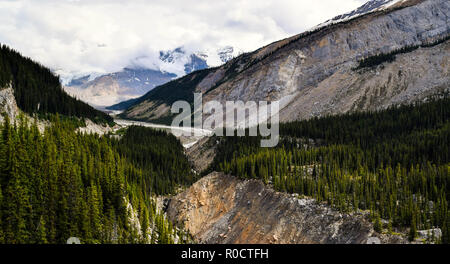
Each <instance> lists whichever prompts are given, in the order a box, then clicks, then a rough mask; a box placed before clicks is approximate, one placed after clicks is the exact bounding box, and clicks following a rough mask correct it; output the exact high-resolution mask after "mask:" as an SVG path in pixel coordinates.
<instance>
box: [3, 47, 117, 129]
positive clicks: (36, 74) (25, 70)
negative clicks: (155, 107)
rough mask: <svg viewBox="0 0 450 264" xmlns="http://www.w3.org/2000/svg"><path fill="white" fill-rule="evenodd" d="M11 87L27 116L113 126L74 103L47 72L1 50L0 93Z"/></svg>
mask: <svg viewBox="0 0 450 264" xmlns="http://www.w3.org/2000/svg"><path fill="white" fill-rule="evenodd" d="M10 83H11V84H12V87H13V89H14V96H15V98H16V101H17V105H18V106H19V108H20V109H21V110H22V111H24V112H26V113H29V114H34V113H38V114H41V115H42V114H43V115H46V114H56V113H58V114H59V115H65V116H68V117H72V116H74V117H78V118H89V119H91V120H92V121H94V122H96V123H113V119H112V118H111V117H110V116H108V115H107V114H105V113H103V112H101V111H98V110H95V109H94V108H93V107H91V106H89V105H88V104H86V103H84V102H82V101H80V100H77V99H75V98H73V97H71V96H69V95H68V94H67V93H65V92H64V90H63V89H62V87H61V84H60V82H59V78H58V77H57V76H55V75H54V74H53V73H52V72H51V71H50V70H49V69H48V68H46V67H44V66H42V65H40V64H38V63H36V62H34V61H32V60H31V59H29V58H25V57H23V56H22V55H20V54H19V53H18V52H16V51H14V50H12V49H10V48H9V47H7V46H5V45H2V46H1V47H0V89H1V88H4V87H6V86H7V85H8V84H10Z"/></svg>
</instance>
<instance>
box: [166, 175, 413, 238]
mask: <svg viewBox="0 0 450 264" xmlns="http://www.w3.org/2000/svg"><path fill="white" fill-rule="evenodd" d="M167 215H168V216H169V219H171V220H172V221H173V222H175V223H177V224H178V225H180V226H181V227H183V228H185V229H186V230H188V231H189V232H190V233H191V234H192V235H193V236H194V238H195V239H196V240H197V242H199V243H225V244H228V243H230V244H235V243H251V244H254V243H256V244H259V243H262V244H266V243H280V244H281V243H296V244H300V243H308V244H311V243H314V244H316V243H367V242H370V241H373V240H374V239H369V238H371V237H378V238H379V239H380V240H379V241H381V242H382V243H405V241H406V240H405V239H404V238H402V237H397V236H387V235H378V234H376V233H374V231H373V226H372V224H371V223H370V222H369V221H368V220H367V219H366V218H367V215H365V214H362V213H360V214H342V213H339V212H338V211H336V210H334V209H332V208H330V207H329V206H327V205H326V204H323V203H318V202H317V201H315V200H313V199H299V198H297V197H295V196H294V195H289V194H285V193H279V192H275V191H274V190H272V189H270V188H268V187H266V186H265V185H264V184H263V183H262V182H260V181H257V180H250V181H242V180H239V179H237V178H235V177H232V176H227V175H224V174H221V173H216V172H215V173H212V174H210V175H208V176H206V177H204V178H202V179H201V180H199V181H198V182H197V183H195V184H194V185H193V186H192V187H190V188H189V189H187V190H186V191H185V192H183V193H181V194H178V195H177V196H175V197H173V198H171V200H170V201H169V204H168V207H167ZM377 241H378V240H377Z"/></svg>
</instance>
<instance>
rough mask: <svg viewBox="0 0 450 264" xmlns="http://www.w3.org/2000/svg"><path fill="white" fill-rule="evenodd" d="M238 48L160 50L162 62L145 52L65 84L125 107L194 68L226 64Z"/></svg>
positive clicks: (97, 102) (101, 102) (100, 103)
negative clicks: (113, 69) (116, 67)
mask: <svg viewBox="0 0 450 264" xmlns="http://www.w3.org/2000/svg"><path fill="white" fill-rule="evenodd" d="M236 52H237V51H236V50H235V49H234V48H233V47H224V48H222V49H218V50H217V51H214V52H209V51H206V52H197V53H191V52H188V51H186V49H185V48H183V47H178V48H176V49H174V50H167V51H160V52H159V57H158V62H157V63H153V64H152V65H149V63H148V60H149V58H148V57H146V56H141V57H138V58H136V59H135V60H134V61H133V62H132V63H131V66H129V67H127V68H124V69H123V70H122V71H120V72H115V73H109V74H98V73H92V74H89V75H84V76H80V77H76V78H73V79H71V80H70V81H69V82H68V83H67V84H66V85H65V90H66V91H67V92H68V93H70V94H71V95H73V96H75V97H77V98H80V99H81V100H83V101H85V102H88V103H89V104H91V105H93V106H96V107H99V108H103V107H105V106H110V107H106V108H107V109H109V110H123V109H126V108H127V106H129V104H130V102H131V103H132V102H134V100H133V99H134V98H137V97H140V96H142V95H144V94H145V93H147V92H148V91H150V90H152V89H153V88H155V87H157V86H159V85H162V84H165V83H167V82H169V81H171V80H173V79H175V78H177V77H182V76H184V75H186V74H189V73H191V72H194V71H197V70H202V69H206V68H208V67H210V66H216V65H220V64H223V63H225V62H227V61H228V60H230V59H232V58H233V57H234V56H236ZM149 67H150V68H149ZM153 68H155V69H153ZM127 100H131V101H130V102H126V101H127ZM124 101H125V102H124ZM119 102H122V103H119ZM117 103H119V104H117Z"/></svg>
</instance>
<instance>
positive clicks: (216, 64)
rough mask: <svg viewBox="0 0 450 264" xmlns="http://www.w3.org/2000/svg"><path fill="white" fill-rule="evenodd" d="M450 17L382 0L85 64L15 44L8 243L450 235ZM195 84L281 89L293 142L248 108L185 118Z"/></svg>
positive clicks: (0, 152) (0, 158)
mask: <svg viewBox="0 0 450 264" xmlns="http://www.w3.org/2000/svg"><path fill="white" fill-rule="evenodd" d="M449 15H450V2H449V1H448V0H372V1H368V2H367V3H365V4H364V5H362V6H361V7H359V8H357V9H355V10H354V11H351V12H349V13H346V14H343V15H339V16H336V17H334V18H332V19H330V20H328V21H325V22H324V23H321V24H319V25H317V26H316V27H313V28H312V29H310V30H307V31H305V32H303V33H300V34H297V35H293V36H291V37H288V38H286V39H282V40H279V41H276V42H273V43H271V44H268V45H266V46H263V47H261V48H259V49H257V50H254V51H251V52H247V53H242V52H240V50H239V49H238V48H234V47H231V46H226V47H224V48H218V49H213V50H212V51H211V50H207V51H204V52H192V50H194V48H193V47H192V45H194V44H191V43H189V44H187V45H186V47H184V46H178V45H177V46H175V47H178V48H175V49H168V50H161V51H159V53H158V54H157V55H158V56H156V57H155V58H156V60H154V61H152V63H151V64H149V61H150V60H151V59H155V58H150V57H151V56H150V55H149V56H144V55H142V56H135V55H136V54H134V53H132V55H130V56H131V58H132V59H131V60H130V62H129V63H128V64H129V65H128V66H126V67H121V69H122V70H119V71H116V72H110V73H99V72H89V73H83V74H81V75H79V76H78V75H77V76H75V75H73V76H71V78H70V80H68V79H67V80H66V79H64V77H66V76H63V77H61V76H59V75H56V74H55V71H52V70H50V69H49V68H47V67H46V66H44V65H42V64H40V63H39V62H37V61H35V60H33V59H31V58H28V57H26V56H24V55H22V54H21V53H20V52H18V51H16V50H14V48H13V47H9V46H7V45H1V47H0V244H64V243H66V242H67V241H68V239H69V238H76V239H78V240H79V241H81V243H82V244H264V245H266V244H449V243H450V204H449V202H450V148H449V146H450V63H449V62H450V42H449V41H450V40H449V38H450V23H449V20H448V18H449ZM174 35H176V34H174ZM127 41H128V40H127ZM131 41H133V38H131V39H130V42H131ZM217 45H222V42H220V43H219V44H217ZM194 46H195V45H194ZM139 47H140V48H139V54H141V52H142V50H145V51H146V50H147V48H148V46H146V45H143V46H142V47H141V46H139ZM199 47H203V46H202V45H199ZM97 48H102V49H103V48H105V49H106V48H107V45H103V44H102V45H99V44H97ZM122 66H123V65H122ZM62 80H63V82H62ZM194 93H201V94H202V95H203V105H202V106H203V107H205V106H206V104H207V103H209V102H216V103H217V105H220V106H221V107H222V106H223V105H226V102H237V101H240V102H243V103H247V102H267V103H270V102H279V104H280V111H279V113H278V114H279V121H280V122H279V123H278V122H277V121H274V122H276V124H271V128H272V127H276V128H277V129H276V132H279V135H278V134H277V135H276V137H277V140H278V139H279V140H278V141H277V142H278V144H276V145H275V146H272V147H263V146H261V144H260V143H261V141H262V140H265V139H268V138H271V136H272V134H270V135H267V134H266V135H262V133H257V135H250V133H249V131H250V128H253V127H256V128H257V129H256V130H257V131H262V130H260V129H259V128H261V127H262V126H263V125H265V124H264V122H265V121H266V120H261V119H260V118H258V113H256V114H255V113H253V112H251V111H250V110H249V111H248V114H247V113H246V112H245V109H244V115H245V117H246V118H248V120H256V122H254V123H251V122H250V121H249V123H248V124H247V126H246V127H244V128H245V130H244V129H243V130H244V131H245V132H246V133H245V135H238V134H237V127H236V126H230V125H229V124H227V122H224V121H223V120H224V119H223V118H221V119H219V120H222V121H220V122H219V121H218V122H217V123H215V128H218V127H224V128H228V129H229V130H230V131H234V134H233V135H226V136H218V135H216V134H215V133H214V131H212V130H210V129H206V128H203V127H202V128H200V127H196V128H180V127H173V126H172V125H171V123H172V121H173V120H174V118H175V117H176V115H175V114H173V113H172V112H171V107H172V104H173V103H174V102H176V101H179V100H183V101H184V103H185V105H187V106H188V107H190V108H192V107H193V106H195V104H196V103H195V102H194ZM238 110H239V109H238ZM202 111H203V108H202ZM227 111H228V109H225V110H224V111H223V112H220V115H223V116H225V115H226V114H228V113H229V112H232V113H233V116H234V111H235V109H232V110H229V111H228V112H227ZM205 112H206V111H205ZM237 112H238V111H237ZM272 114H273V113H272ZM211 116H212V113H205V114H203V116H202V118H200V119H202V120H200V121H202V122H205V121H206V120H207V119H208V117H211ZM189 117H190V116H189ZM220 117H222V116H220ZM270 119H271V121H273V120H277V119H276V118H274V117H273V116H271V118H270ZM189 120H191V119H189ZM238 123H239V122H238ZM233 124H234V122H233ZM179 132H195V135H191V136H188V135H181V136H176V135H175V134H178V133H179ZM278 136H279V137H278ZM213 252H214V251H198V252H197V251H191V249H190V248H189V251H186V252H185V253H186V254H187V255H186V256H188V257H191V258H194V259H195V258H204V259H210V260H213V259H214V255H213V254H214V253H213ZM198 254H200V255H198ZM193 256H195V257H193Z"/></svg>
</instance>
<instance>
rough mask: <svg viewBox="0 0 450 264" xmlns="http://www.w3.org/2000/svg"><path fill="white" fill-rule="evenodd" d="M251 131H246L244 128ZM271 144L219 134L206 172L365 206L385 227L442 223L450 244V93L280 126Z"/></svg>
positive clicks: (340, 204)
mask: <svg viewBox="0 0 450 264" xmlns="http://www.w3.org/2000/svg"><path fill="white" fill-rule="evenodd" d="M247 134H248V133H247ZM280 137H281V141H280V144H279V145H278V147H276V148H260V147H259V144H260V139H261V138H259V137H248V136H246V137H237V136H235V137H223V138H220V139H214V140H219V141H220V144H219V146H218V150H217V156H216V157H215V160H214V162H213V164H212V165H211V167H210V168H209V171H211V170H218V171H223V172H226V173H230V174H233V175H237V176H239V177H241V178H244V179H250V178H255V179H262V180H263V181H264V182H265V183H267V184H272V185H273V187H274V188H275V189H276V190H279V191H283V192H290V193H297V194H300V195H305V196H309V197H313V198H316V199H317V200H319V201H325V202H327V203H329V204H331V205H332V206H334V207H336V208H338V209H340V210H341V211H343V212H354V211H358V210H367V211H370V213H371V214H370V215H371V217H372V218H373V221H374V222H375V223H380V222H379V220H380V219H385V220H387V221H388V224H386V225H385V226H384V227H383V228H384V229H385V230H388V232H391V231H392V227H400V228H401V227H404V228H408V227H410V230H412V231H411V232H412V233H411V234H410V239H413V238H414V237H415V235H416V234H415V232H416V231H415V230H419V229H431V228H433V227H439V228H441V229H442V231H443V237H442V242H443V243H449V242H450V230H449V229H450V213H449V201H450V148H449V146H450V98H449V97H448V95H445V96H444V98H440V99H432V100H431V101H429V102H427V103H422V104H416V105H409V106H400V107H397V108H390V109H387V110H383V111H378V112H372V113H350V114H344V115H339V116H329V117H323V118H313V119H311V120H308V121H299V122H292V123H288V124H281V125H280Z"/></svg>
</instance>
